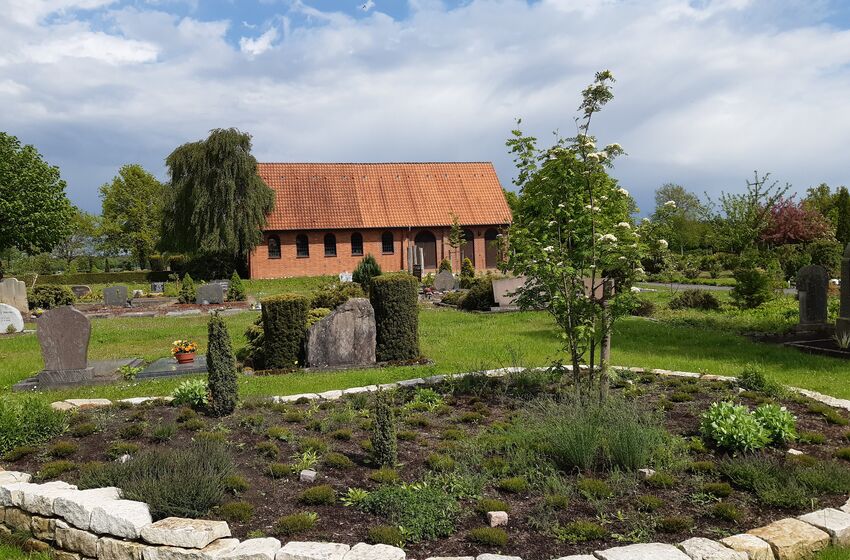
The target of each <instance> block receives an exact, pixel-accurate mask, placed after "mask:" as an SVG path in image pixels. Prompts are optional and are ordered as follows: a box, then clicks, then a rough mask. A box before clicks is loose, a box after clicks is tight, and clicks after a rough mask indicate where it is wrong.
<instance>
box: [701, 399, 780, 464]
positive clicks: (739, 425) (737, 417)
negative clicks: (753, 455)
mask: <svg viewBox="0 0 850 560" xmlns="http://www.w3.org/2000/svg"><path fill="white" fill-rule="evenodd" d="M701 430H702V434H703V435H704V436H705V437H706V438H708V439H710V440H712V441H713V442H714V443H715V445H717V447H720V448H723V449H728V450H730V451H745V452H747V451H755V450H757V449H761V448H763V447H764V446H765V445H767V444H768V442H769V441H770V434H769V433H768V431H767V430H765V429H764V427H763V426H762V425H761V424H759V422H758V420H756V418H755V417H754V416H753V415H752V414H750V411H749V410H747V407H745V406H743V405H736V404H734V403H731V402H716V403H712V404H711V407H709V409H708V410H707V411H706V412H705V413H704V414H703V415H702V422H701Z"/></svg>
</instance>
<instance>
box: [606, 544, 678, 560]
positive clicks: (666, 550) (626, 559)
mask: <svg viewBox="0 0 850 560" xmlns="http://www.w3.org/2000/svg"><path fill="white" fill-rule="evenodd" d="M593 554H594V556H596V557H597V558H599V559H600V560H690V558H689V557H688V555H687V554H685V553H684V552H682V551H681V550H679V549H678V548H676V547H675V546H673V545H670V544H661V543H642V544H630V545H628V546H618V547H615V548H609V549H608V550H598V551H596V552H594V553H593Z"/></svg>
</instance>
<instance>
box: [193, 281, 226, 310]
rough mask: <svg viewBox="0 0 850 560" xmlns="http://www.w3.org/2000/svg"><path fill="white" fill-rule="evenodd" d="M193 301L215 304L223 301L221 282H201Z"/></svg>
mask: <svg viewBox="0 0 850 560" xmlns="http://www.w3.org/2000/svg"><path fill="white" fill-rule="evenodd" d="M195 303H198V304H202V305H216V304H219V303H224V286H222V285H221V284H212V283H211V284H202V285H201V286H198V291H197V292H196V294H195Z"/></svg>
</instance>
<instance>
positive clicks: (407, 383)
mask: <svg viewBox="0 0 850 560" xmlns="http://www.w3.org/2000/svg"><path fill="white" fill-rule="evenodd" d="M397 383H398V385H399V386H400V387H416V386H417V385H424V384H425V380H424V379H422V378H421V377H417V378H415V379H404V380H402V381H398V382H397Z"/></svg>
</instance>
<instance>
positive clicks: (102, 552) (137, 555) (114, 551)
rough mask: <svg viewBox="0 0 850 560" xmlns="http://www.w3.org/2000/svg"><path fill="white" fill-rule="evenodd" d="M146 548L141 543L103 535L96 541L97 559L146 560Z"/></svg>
mask: <svg viewBox="0 0 850 560" xmlns="http://www.w3.org/2000/svg"><path fill="white" fill-rule="evenodd" d="M148 549H149V547H147V546H145V545H143V544H139V543H134V542H127V541H119V540H116V539H110V538H109V537H103V538H102V539H100V540H98V541H97V560H146V559H145V551H146V550H148Z"/></svg>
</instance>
